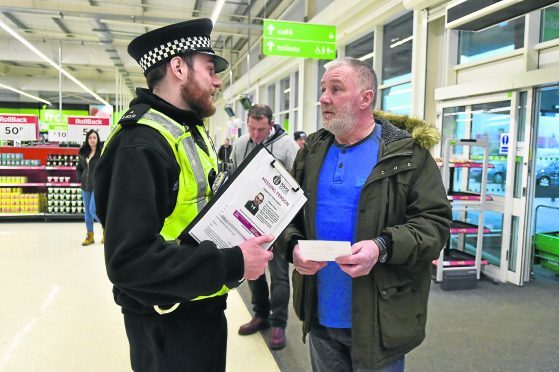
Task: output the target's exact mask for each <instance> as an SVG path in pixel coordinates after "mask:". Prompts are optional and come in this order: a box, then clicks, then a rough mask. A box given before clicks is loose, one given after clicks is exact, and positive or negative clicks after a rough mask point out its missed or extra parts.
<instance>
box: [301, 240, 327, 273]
mask: <svg viewBox="0 0 559 372" xmlns="http://www.w3.org/2000/svg"><path fill="white" fill-rule="evenodd" d="M326 264H327V262H316V261H310V260H305V259H304V258H303V256H301V249H300V248H299V244H297V245H295V247H294V248H293V265H294V266H295V270H297V271H298V272H299V274H301V275H314V274H316V272H317V271H318V270H320V269H322V268H323V267H325V266H326Z"/></svg>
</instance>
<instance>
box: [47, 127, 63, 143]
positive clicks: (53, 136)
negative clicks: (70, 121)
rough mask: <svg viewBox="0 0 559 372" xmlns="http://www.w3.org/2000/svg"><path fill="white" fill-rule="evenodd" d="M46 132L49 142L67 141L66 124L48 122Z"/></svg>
mask: <svg viewBox="0 0 559 372" xmlns="http://www.w3.org/2000/svg"><path fill="white" fill-rule="evenodd" d="M48 134H49V137H48V138H49V141H50V142H66V141H68V125H67V124H50V125H49V131H48Z"/></svg>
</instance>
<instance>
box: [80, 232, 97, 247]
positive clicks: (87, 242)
mask: <svg viewBox="0 0 559 372" xmlns="http://www.w3.org/2000/svg"><path fill="white" fill-rule="evenodd" d="M93 243H95V241H94V240H93V233H92V232H88V233H87V237H86V238H85V240H84V241H83V242H82V245H91V244H93Z"/></svg>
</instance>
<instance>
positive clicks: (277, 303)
mask: <svg viewBox="0 0 559 372" xmlns="http://www.w3.org/2000/svg"><path fill="white" fill-rule="evenodd" d="M268 269H269V270H270V277H271V286H270V289H269V290H268V282H267V280H266V274H263V275H262V276H261V277H260V278H258V279H256V280H249V281H248V285H249V287H250V291H251V292H252V305H253V307H252V309H253V310H254V314H255V315H257V316H259V317H261V318H264V319H268V318H269V319H270V324H271V325H272V327H281V328H285V326H286V325H287V313H288V310H287V309H288V305H289V294H290V293H289V292H290V288H289V262H287V261H286V260H284V259H283V258H281V257H280V256H279V255H277V254H274V258H273V259H272V261H270V263H269V264H268ZM270 292H271V297H270ZM270 310H271V311H272V315H270Z"/></svg>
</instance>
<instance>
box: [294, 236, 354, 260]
mask: <svg viewBox="0 0 559 372" xmlns="http://www.w3.org/2000/svg"><path fill="white" fill-rule="evenodd" d="M299 248H300V249H301V255H302V256H303V258H304V259H305V260H311V261H318V262H323V261H335V260H336V258H337V257H340V256H347V255H349V254H351V243H350V242H347V241H345V242H339V241H331V240H299Z"/></svg>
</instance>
